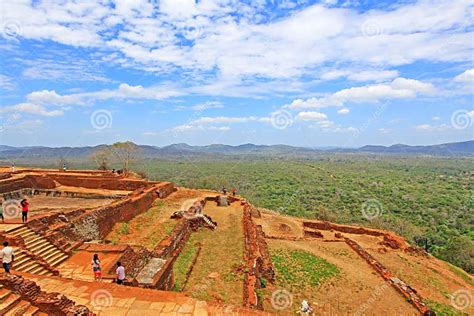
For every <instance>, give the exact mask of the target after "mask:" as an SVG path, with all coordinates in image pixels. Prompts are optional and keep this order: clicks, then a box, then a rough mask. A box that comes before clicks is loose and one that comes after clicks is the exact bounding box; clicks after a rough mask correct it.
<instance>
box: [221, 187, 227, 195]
mask: <svg viewBox="0 0 474 316" xmlns="http://www.w3.org/2000/svg"><path fill="white" fill-rule="evenodd" d="M221 191H222V194H224V195H227V189H226V188H225V187H222V190H221Z"/></svg>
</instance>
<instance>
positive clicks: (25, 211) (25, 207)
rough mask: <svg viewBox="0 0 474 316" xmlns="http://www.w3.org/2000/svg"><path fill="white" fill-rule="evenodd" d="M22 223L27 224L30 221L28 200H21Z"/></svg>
mask: <svg viewBox="0 0 474 316" xmlns="http://www.w3.org/2000/svg"><path fill="white" fill-rule="evenodd" d="M20 204H21V221H22V222H23V223H26V221H27V220H28V206H29V205H30V204H29V203H28V201H27V200H26V199H23V200H21V202H20Z"/></svg>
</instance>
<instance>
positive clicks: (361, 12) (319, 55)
mask: <svg viewBox="0 0 474 316" xmlns="http://www.w3.org/2000/svg"><path fill="white" fill-rule="evenodd" d="M1 6H2V7H1V15H0V18H1V23H0V27H1V33H0V54H1V56H0V57H1V58H0V60H1V61H0V63H1V64H0V106H1V108H0V127H1V130H0V140H1V144H6V145H13V146H24V145H30V146H34V145H46V146H83V145H96V144H102V143H112V142H115V141H123V140H132V141H134V142H136V143H140V144H150V145H158V146H163V145H167V144H171V143H179V142H186V143H189V144H193V145H203V144H211V143H225V144H234V145H235V144H242V143H248V142H251V143H256V144H290V145H298V146H311V147H313V146H344V147H355V146H361V145H365V144H382V145H390V144H395V143H406V144H433V143H442V142H452V141H463V140H470V139H474V105H473V104H474V102H473V101H474V99H473V87H474V65H473V58H474V36H473V29H474V27H473V25H474V5H473V4H472V1H467V0H436V1H435V0H431V1H428V0H427V1H399V2H395V1H368V0H367V1H356V0H354V1H343V0H339V1H338V0H326V1H304V0H295V1H290V0H288V1H285V0H266V1H264V0H254V1H233V0H222V1H217V0H202V1H193V0H159V1H152V2H148V1H145V0H135V1H125V0H120V1H118V0H117V1H106V0H103V1H45V2H43V1H20V0H16V1H4V2H2V5H1Z"/></svg>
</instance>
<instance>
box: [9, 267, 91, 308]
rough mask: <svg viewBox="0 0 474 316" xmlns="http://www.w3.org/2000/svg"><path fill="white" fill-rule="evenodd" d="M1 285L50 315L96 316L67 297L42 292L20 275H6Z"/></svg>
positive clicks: (33, 283) (37, 286)
mask: <svg viewBox="0 0 474 316" xmlns="http://www.w3.org/2000/svg"><path fill="white" fill-rule="evenodd" d="M0 284H2V285H3V286H4V287H5V288H7V289H9V290H10V291H12V292H13V293H15V294H17V295H20V296H21V298H22V299H23V300H25V301H28V302H30V303H31V304H32V305H33V306H36V307H37V308H39V309H40V311H41V312H43V313H46V314H48V315H58V316H63V315H64V316H66V315H84V316H85V315H87V316H93V315H95V314H94V313H92V312H91V311H90V310H89V309H88V308H87V307H86V306H82V305H76V303H75V302H74V301H72V300H71V299H69V298H67V297H66V296H65V295H63V294H60V293H46V292H44V291H41V288H40V287H39V285H37V284H36V283H35V282H33V281H31V280H28V279H25V278H23V277H21V276H18V275H10V274H5V275H3V276H1V277H0Z"/></svg>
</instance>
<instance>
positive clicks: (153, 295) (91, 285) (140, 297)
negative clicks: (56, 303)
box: [24, 274, 265, 316]
mask: <svg viewBox="0 0 474 316" xmlns="http://www.w3.org/2000/svg"><path fill="white" fill-rule="evenodd" d="M24 276H25V277H26V278H29V279H31V280H33V281H35V282H36V283H37V284H38V285H39V286H40V287H41V289H42V290H43V291H46V292H59V293H62V294H64V295H66V296H67V297H68V298H70V299H72V300H74V301H75V302H76V304H80V305H85V306H87V307H89V308H90V309H91V310H92V311H93V312H95V313H97V315H100V316H104V315H110V316H121V315H127V316H131V315H138V316H147V315H150V316H151V315H229V314H232V315H264V314H265V313H261V312H258V311H253V310H249V309H245V308H242V307H237V306H230V305H229V306H225V305H217V304H208V303H207V302H204V301H198V300H195V299H193V298H190V297H187V296H185V295H183V294H182V293H177V292H165V291H157V290H151V289H143V288H138V287H129V286H120V285H117V284H115V283H100V282H86V281H79V280H71V279H64V278H60V277H48V278H44V277H38V276H33V275H26V274H25V275H24Z"/></svg>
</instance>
